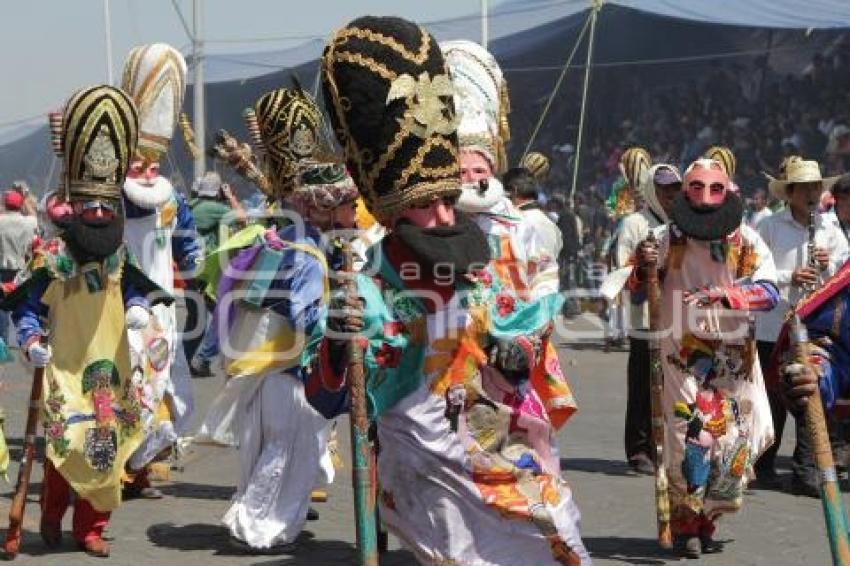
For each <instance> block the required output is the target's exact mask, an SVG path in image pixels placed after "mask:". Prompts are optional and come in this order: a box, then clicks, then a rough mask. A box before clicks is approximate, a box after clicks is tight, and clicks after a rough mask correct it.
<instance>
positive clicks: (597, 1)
mask: <svg viewBox="0 0 850 566" xmlns="http://www.w3.org/2000/svg"><path fill="white" fill-rule="evenodd" d="M602 1H603V0H593V9H592V10H591V12H590V37H589V38H588V40H587V63H586V65H585V67H584V85H583V86H582V90H581V114H580V115H579V119H578V137H577V138H576V158H575V161H573V186H572V188H570V206H571V207H572V205H573V197H574V195H575V192H576V185H577V184H578V171H579V165H580V163H581V141H582V137H583V134H584V115H585V111H586V110H587V91H588V86H589V85H590V63H591V61H593V36H594V33H595V32H596V16H597V15H598V14H599V10H601V9H602Z"/></svg>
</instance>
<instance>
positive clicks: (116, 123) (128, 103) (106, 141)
mask: <svg viewBox="0 0 850 566" xmlns="http://www.w3.org/2000/svg"><path fill="white" fill-rule="evenodd" d="M51 129H52V130H53V131H54V135H53V138H54V141H53V145H54V149H57V150H60V151H61V152H62V156H63V159H64V167H65V169H64V173H63V185H64V191H65V200H69V201H70V200H108V201H113V202H116V201H117V202H120V200H121V187H122V186H123V185H124V178H125V177H126V175H127V169H128V168H129V167H130V160H131V159H132V157H133V154H134V153H135V151H136V144H137V143H138V139H139V115H138V113H137V112H136V106H135V105H134V104H133V100H132V99H131V98H130V97H129V96H127V94H126V93H125V92H124V91H122V90H120V89H117V88H115V87H111V86H109V85H99V86H91V87H88V88H84V89H81V90H79V91H77V92H76V93H75V94H74V95H73V96H72V97H71V98H70V100H68V102H67V103H66V104H65V109H64V112H63V114H62V118H61V120H60V119H59V118H58V117H57V116H55V115H52V116H51ZM57 140H58V141H57Z"/></svg>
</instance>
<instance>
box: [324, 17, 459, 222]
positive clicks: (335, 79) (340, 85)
mask: <svg viewBox="0 0 850 566" xmlns="http://www.w3.org/2000/svg"><path fill="white" fill-rule="evenodd" d="M321 65H322V80H323V85H324V96H325V102H326V104H325V106H326V108H327V109H328V111H329V114H330V117H331V123H332V125H333V128H334V132H335V134H336V136H337V139H338V141H339V143H340V145H341V146H342V148H343V151H344V154H345V159H346V163H347V165H348V169H349V171H350V173H351V175H352V177H353V178H354V180H355V182H356V183H357V186H358V188H359V189H360V192H361V195H363V198H364V202H365V203H366V206H367V208H368V209H369V211H370V212H371V213H372V214H373V215H374V216H376V217H378V218H379V219H382V220H385V219H386V218H387V217H389V216H392V215H393V214H395V213H397V212H399V211H400V210H401V209H403V208H404V207H406V206H409V205H410V203H412V202H415V201H420V202H421V201H422V200H423V199H429V195H428V193H427V191H429V190H430V191H435V192H434V193H432V194H431V197H435V196H436V195H437V194H439V195H440V196H449V195H452V194H457V192H458V191H459V189H458V187H459V183H460V181H459V175H460V169H459V166H458V163H457V156H458V150H457V131H456V129H457V117H456V114H455V110H454V102H453V96H452V95H453V87H452V84H451V81H450V79H449V76H448V73H447V71H446V67H445V62H444V60H443V56H442V53H441V52H440V49H439V46H438V45H437V44H436V42H435V41H434V40H433V38H432V37H431V36H430V34H429V33H428V32H427V31H426V30H424V29H422V28H421V27H419V26H417V25H416V24H414V23H412V22H408V21H405V20H402V19H400V18H377V17H364V18H358V19H357V20H354V21H353V22H351V23H350V24H349V25H348V26H346V27H344V28H343V29H341V30H339V31H337V32H336V33H335V35H334V36H333V37H332V38H331V40H330V42H329V43H328V45H327V46H326V48H325V51H324V53H323V55H322V62H321Z"/></svg>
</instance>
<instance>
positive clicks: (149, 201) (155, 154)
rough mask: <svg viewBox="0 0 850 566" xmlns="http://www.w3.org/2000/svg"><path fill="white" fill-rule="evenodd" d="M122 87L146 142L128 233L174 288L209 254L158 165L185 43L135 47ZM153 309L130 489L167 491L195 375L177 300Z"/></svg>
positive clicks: (179, 98)
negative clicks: (156, 484) (141, 430)
mask: <svg viewBox="0 0 850 566" xmlns="http://www.w3.org/2000/svg"><path fill="white" fill-rule="evenodd" d="M121 87H122V89H123V90H124V91H125V92H127V93H128V94H129V95H130V96H132V97H133V100H134V101H135V103H136V107H137V108H138V109H139V120H140V130H139V146H138V149H137V151H136V152H135V154H134V155H133V160H132V162H131V163H130V170H129V171H128V172H127V179H126V181H125V182H124V191H123V195H124V207H125V211H126V216H127V218H126V220H125V226H124V238H125V240H126V242H127V246H128V247H129V248H130V250H131V251H132V252H133V254H134V255H135V256H136V257H137V258H138V262H139V265H140V267H141V268H142V269H143V270H144V271H145V273H147V274H148V276H149V277H150V278H151V279H153V280H154V281H155V282H156V283H157V284H158V285H159V286H160V287H162V288H163V289H165V290H166V291H167V292H169V293H172V292H173V291H174V267H173V264H176V265H177V266H178V269H179V270H180V272H181V273H182V274H183V277H184V278H191V277H193V276H194V274H195V272H196V270H197V267H198V264H199V263H200V261H201V260H202V258H203V250H202V247H201V240H200V236H199V235H198V231H197V229H196V228H195V222H194V220H193V219H192V213H191V211H190V210H189V206H188V203H187V202H186V199H185V197H183V195H181V194H180V193H179V192H177V191H176V190H175V189H174V186H173V185H172V184H171V181H170V180H169V179H168V178H166V177H164V176H162V175H160V171H159V166H160V160H161V159H162V158H163V156H165V154H166V152H167V151H168V146H169V144H170V142H171V138H172V136H173V134H174V130H175V128H176V127H177V124H178V122H179V119H180V110H181V108H182V105H183V96H184V94H185V90H186V62H185V61H184V59H183V56H182V55H181V54H180V52H179V51H177V50H176V49H174V48H173V47H171V46H170V45H166V44H164V43H154V44H149V45H142V46H139V47H135V48H133V50H131V51H130V54H129V56H128V57H127V61H126V62H125V64H124V74H123V77H122V80H121ZM153 314H154V319H153V320H152V325H151V327H150V328H146V329H144V331H140V332H133V333H131V334H130V348H131V351H132V354H133V363H134V364H136V365H139V366H140V367H142V368H143V370H144V371H145V373H146V374H147V376H148V385H147V386H146V388H145V409H146V413H147V414H148V415H147V416H148V418H146V431H147V435H146V438H145V441H144V442H143V443H142V446H140V447H139V450H138V451H137V452H136V453H135V454H134V455H133V457H132V458H131V459H130V462H129V466H128V479H129V480H130V481H128V483H127V485H126V486H125V497H138V496H142V497H148V498H158V497H162V494H161V493H160V492H159V490H157V489H156V488H153V487H151V485H150V481H149V478H148V474H149V470H150V464H151V462H153V461H154V460H156V459H159V458H162V457H164V456H165V455H167V454H168V452H169V451H170V449H171V448H172V447H173V446H174V445H175V443H176V442H177V440H178V438H179V437H181V436H184V435H186V433H187V432H188V429H189V426H190V424H191V418H192V412H193V404H194V402H193V395H192V382H191V378H190V374H189V367H188V365H187V362H186V357H185V355H184V354H183V352H182V348H183V342H182V340H181V339H180V338H179V336H178V327H177V311H176V308H175V306H174V305H173V304H172V305H168V306H166V305H158V306H156V307H154V308H153ZM166 474H167V472H166Z"/></svg>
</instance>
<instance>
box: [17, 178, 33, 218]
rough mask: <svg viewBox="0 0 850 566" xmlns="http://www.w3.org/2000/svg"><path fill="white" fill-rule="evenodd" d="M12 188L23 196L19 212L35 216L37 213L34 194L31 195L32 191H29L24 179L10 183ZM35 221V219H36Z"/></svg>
mask: <svg viewBox="0 0 850 566" xmlns="http://www.w3.org/2000/svg"><path fill="white" fill-rule="evenodd" d="M12 190H13V191H17V192H19V193H21V195H22V196H23V197H24V203H23V204H22V205H21V214H23V215H24V216H32V217H33V218H37V216H36V215H37V214H38V201H37V200H36V198H35V196H33V194H32V191H30V186H29V185H28V184H27V182H26V181H14V182H13V183H12ZM36 223H37V221H36Z"/></svg>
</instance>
